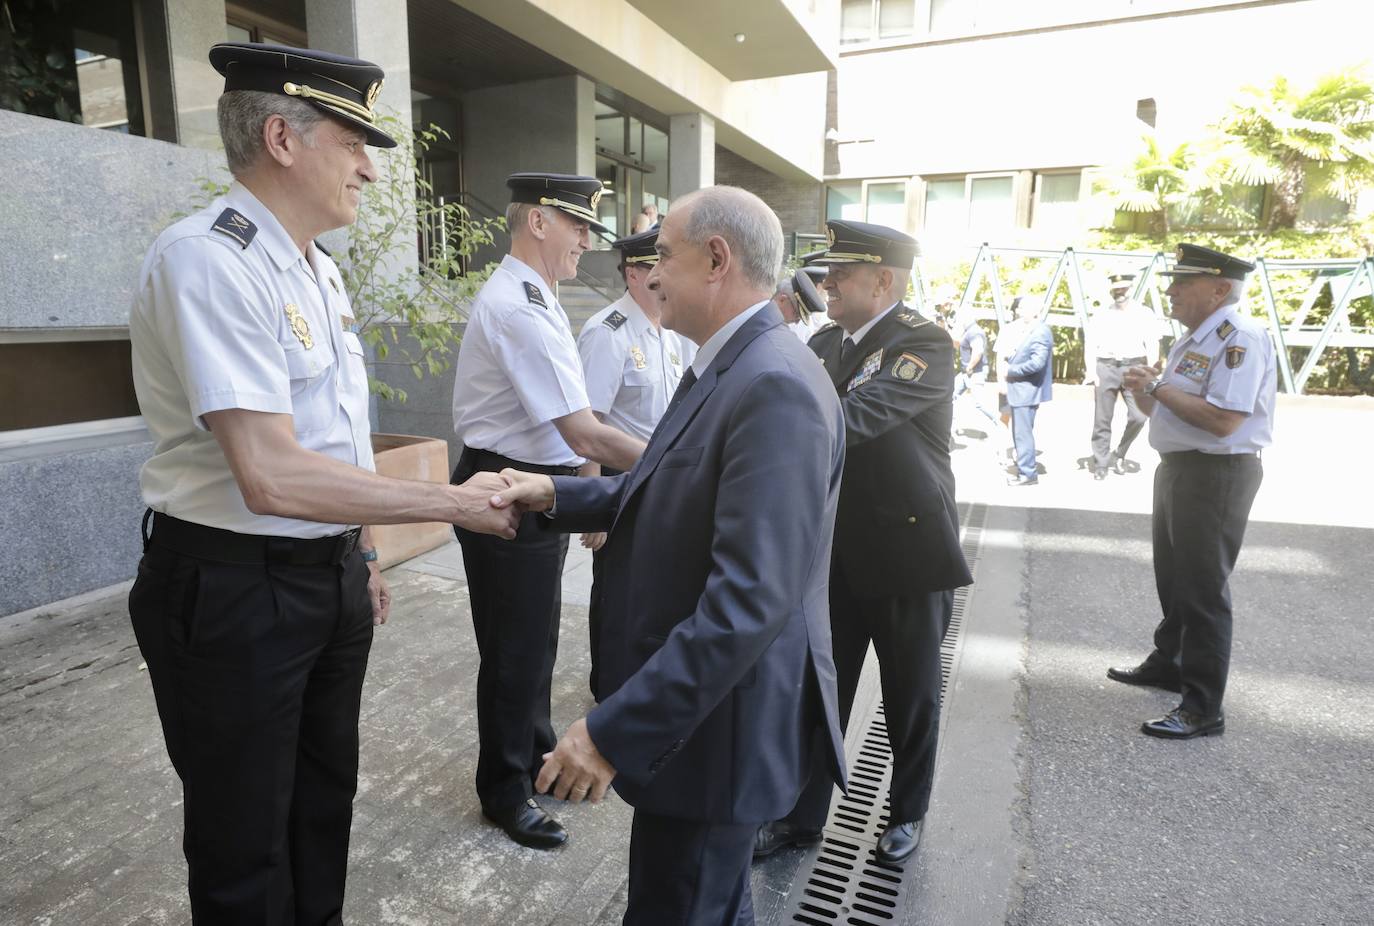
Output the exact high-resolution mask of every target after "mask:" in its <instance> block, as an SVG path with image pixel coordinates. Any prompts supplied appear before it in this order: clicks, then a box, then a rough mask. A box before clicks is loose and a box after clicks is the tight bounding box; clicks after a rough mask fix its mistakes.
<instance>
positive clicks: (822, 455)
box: [553, 305, 844, 823]
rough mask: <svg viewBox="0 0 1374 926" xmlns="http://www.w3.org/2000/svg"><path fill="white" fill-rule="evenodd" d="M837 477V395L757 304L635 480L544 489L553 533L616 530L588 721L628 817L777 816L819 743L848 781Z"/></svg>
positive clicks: (660, 431) (560, 481) (631, 476)
mask: <svg viewBox="0 0 1374 926" xmlns="http://www.w3.org/2000/svg"><path fill="white" fill-rule="evenodd" d="M843 465H844V421H843V417H842V415H841V412H840V407H839V402H838V401H836V398H835V391H834V389H833V388H832V387H831V385H830V383H829V382H828V381H827V380H826V378H825V371H824V370H822V369H821V367H820V365H819V364H818V363H816V359H815V357H813V356H812V355H811V352H810V351H808V350H807V349H806V347H805V345H803V344H802V343H801V342H800V341H799V340H798V339H797V337H796V335H794V334H792V332H791V331H790V330H788V328H787V327H786V326H785V325H784V324H783V321H782V316H781V315H780V314H779V313H778V310H777V309H776V308H775V307H773V306H771V305H769V306H765V307H764V308H763V309H761V310H760V311H759V312H757V313H756V314H755V315H754V316H753V317H752V318H750V319H749V320H748V321H747V322H745V324H744V325H743V326H742V327H741V328H740V329H739V330H738V331H736V332H735V333H734V335H733V336H732V337H731V338H730V339H729V340H728V341H727V342H726V343H725V346H724V347H723V348H722V350H721V351H720V353H719V354H718V355H717V356H716V358H715V360H714V361H712V363H711V365H710V368H709V369H708V370H707V371H706V372H705V373H704V374H703V375H702V376H701V378H700V379H699V380H698V381H697V382H696V383H695V384H694V385H693V386H692V388H691V389H690V390H689V391H688V392H687V393H686V394H685V396H684V397H683V398H682V400H681V402H680V403H679V404H677V405H676V406H670V407H669V410H668V412H667V413H666V414H665V415H664V417H663V419H662V420H661V421H660V422H659V425H658V428H657V429H656V430H655V432H654V435H653V437H652V438H650V440H649V445H648V447H647V448H645V451H644V455H643V457H642V458H641V459H640V461H639V463H638V464H636V466H635V467H634V469H632V470H631V471H630V472H628V473H626V474H624V475H621V476H611V477H603V478H600V479H585V478H575V477H573V478H563V477H559V478H556V479H555V480H554V484H555V490H556V494H557V504H556V508H555V517H554V519H553V522H554V526H556V527H557V528H558V529H559V530H569V531H589V530H593V531H594V530H607V529H608V528H609V530H610V535H609V537H608V538H607V540H606V545H605V547H603V548H602V554H603V557H604V567H605V568H604V570H603V575H604V580H603V582H602V588H601V595H602V597H601V599H600V607H601V615H602V616H601V621H602V627H601V639H600V649H599V653H600V665H601V670H600V671H601V685H602V692H601V693H602V696H603V700H602V703H601V704H600V705H599V706H597V707H596V708H594V709H593V710H592V711H591V713H590V714H589V715H588V717H587V726H588V729H589V731H590V733H591V737H592V741H593V742H595V743H596V746H597V749H598V750H600V751H601V753H602V754H603V755H604V756H606V758H607V760H608V761H610V762H611V764H612V765H614V766H615V767H616V770H617V775H616V778H615V788H616V790H617V791H618V792H620V795H621V796H622V797H624V798H625V800H626V801H627V802H629V803H630V804H632V805H634V806H635V807H637V808H640V809H642V810H646V811H649V812H652V813H656V814H662V815H666V816H671V817H678V818H683V819H689V820H700V821H711V822H731V823H762V822H765V821H768V820H776V819H778V818H780V817H782V816H784V815H785V814H786V813H787V812H788V811H790V810H791V809H792V806H793V805H794V804H795V803H796V800H797V796H798V795H799V794H800V792H801V789H802V786H803V785H804V784H805V781H804V778H805V776H806V775H807V770H808V768H809V763H810V760H811V754H810V751H811V749H812V748H813V744H814V743H821V744H823V745H822V747H821V748H824V749H825V750H826V751H827V753H828V760H829V764H830V767H831V772H832V774H833V776H834V778H835V780H836V781H838V782H841V783H843V781H844V771H843V768H844V763H843V755H844V752H843V737H842V734H841V732H840V726H839V719H838V714H837V699H836V692H835V664H834V659H833V657H832V655H831V645H830V607H829V601H828V588H829V577H828V565H829V562H830V550H831V536H832V531H833V524H834V518H835V506H836V503H837V501H838V498H839V489H840V476H841V473H842V471H843ZM816 733H819V734H821V735H819V736H815V735H814V734H816Z"/></svg>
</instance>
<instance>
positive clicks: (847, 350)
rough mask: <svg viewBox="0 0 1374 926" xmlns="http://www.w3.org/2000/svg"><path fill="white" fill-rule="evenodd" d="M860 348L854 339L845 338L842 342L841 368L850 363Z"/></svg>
mask: <svg viewBox="0 0 1374 926" xmlns="http://www.w3.org/2000/svg"><path fill="white" fill-rule="evenodd" d="M858 346H859V345H857V344H855V343H854V339H853V338H845V339H844V340H843V341H841V342H840V366H842V367H843V366H844V365H845V364H847V363H849V361H850V359H851V358H852V357H853V356H854V351H855V350H856V349H857V348H858Z"/></svg>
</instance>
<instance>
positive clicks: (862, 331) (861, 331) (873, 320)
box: [849, 300, 901, 347]
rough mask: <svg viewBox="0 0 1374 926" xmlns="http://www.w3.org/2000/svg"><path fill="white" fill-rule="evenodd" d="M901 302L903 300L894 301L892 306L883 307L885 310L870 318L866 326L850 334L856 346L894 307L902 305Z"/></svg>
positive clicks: (850, 338)
mask: <svg viewBox="0 0 1374 926" xmlns="http://www.w3.org/2000/svg"><path fill="white" fill-rule="evenodd" d="M900 304H901V300H898V301H897V302H894V303H892V305H890V306H888V307H887V308H885V309H883V310H882V311H881V312H879V313H878V314H877V315H875V316H873V317H872V318H870V319H869V320H868V323H867V324H866V325H864V326H863V327H862V328H860V329H859V330H858V331H856V332H854V333H853V334H851V335H850V336H849V340H851V341H853V342H854V346H855V347H858V346H859V342H860V341H862V340H863V339H864V335H866V334H868V333H869V332H870V331H872V330H873V329H874V327H876V326H877V324H878V322H880V321H882V320H883V319H884V318H887V313H888V312H891V311H892V310H893V309H895V308H897V306H898V305H900Z"/></svg>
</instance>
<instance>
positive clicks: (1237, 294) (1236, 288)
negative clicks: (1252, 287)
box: [1221, 277, 1248, 305]
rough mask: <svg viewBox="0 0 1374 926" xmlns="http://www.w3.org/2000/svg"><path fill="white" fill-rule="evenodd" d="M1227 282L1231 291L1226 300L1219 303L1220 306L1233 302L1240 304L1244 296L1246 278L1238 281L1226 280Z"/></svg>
mask: <svg viewBox="0 0 1374 926" xmlns="http://www.w3.org/2000/svg"><path fill="white" fill-rule="evenodd" d="M1227 282H1229V283H1230V284H1231V291H1230V292H1228V293H1227V294H1226V298H1225V299H1223V300H1222V301H1221V304H1222V305H1230V304H1231V303H1233V302H1240V300H1241V299H1242V298H1244V296H1245V284H1246V283H1247V282H1248V280H1247V278H1246V277H1241V278H1240V279H1239V280H1231V279H1229V278H1228V280H1227Z"/></svg>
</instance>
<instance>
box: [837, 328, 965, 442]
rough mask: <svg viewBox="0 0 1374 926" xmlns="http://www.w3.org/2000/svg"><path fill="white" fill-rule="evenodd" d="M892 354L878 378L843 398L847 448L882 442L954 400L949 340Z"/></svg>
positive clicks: (879, 372) (849, 392)
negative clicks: (891, 433) (873, 441)
mask: <svg viewBox="0 0 1374 926" xmlns="http://www.w3.org/2000/svg"><path fill="white" fill-rule="evenodd" d="M908 345H911V342H908ZM892 354H893V356H891V357H885V358H884V364H883V368H882V369H881V370H879V371H878V373H877V375H875V376H874V377H873V378H872V379H870V380H869V381H868V382H866V383H864V384H862V385H860V386H858V387H856V388H854V389H851V390H849V391H848V392H847V393H845V394H844V395H843V396H842V397H841V399H840V406H841V407H842V408H843V409H844V425H845V435H844V436H845V446H847V447H858V446H860V445H861V444H864V443H867V442H868V441H871V440H873V439H875V438H878V437H882V436H883V435H884V434H886V433H888V432H889V431H891V430H892V429H893V428H895V427H897V426H898V425H901V424H905V423H906V422H908V421H910V420H911V419H913V418H915V417H916V416H917V415H919V414H920V413H921V412H923V411H925V410H926V409H928V408H931V407H932V406H935V405H939V404H940V403H942V402H944V403H948V402H950V401H951V400H952V399H953V396H954V357H953V352H952V350H951V348H950V345H949V342H948V341H945V342H944V343H938V342H934V341H932V342H929V343H922V344H920V346H914V345H911V346H907V347H906V349H905V350H903V347H902V346H901V345H899V346H897V347H895V348H893V349H892ZM908 355H909V356H911V357H915V358H917V359H916V361H913V360H910V359H908ZM917 361H919V362H917ZM921 363H924V364H925V367H924V368H922V367H921V366H920V364H921ZM899 371H900V372H901V374H902V375H898V373H899ZM908 377H909V378H908Z"/></svg>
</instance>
